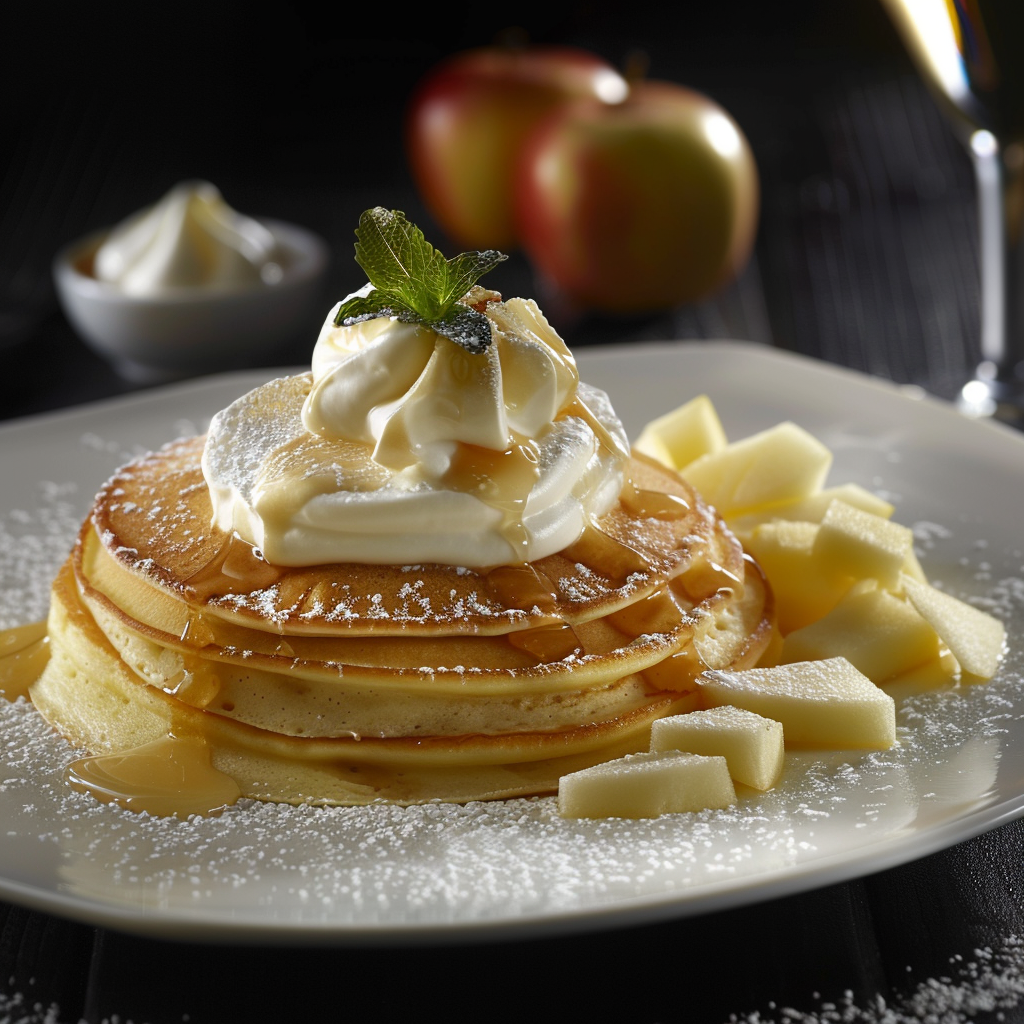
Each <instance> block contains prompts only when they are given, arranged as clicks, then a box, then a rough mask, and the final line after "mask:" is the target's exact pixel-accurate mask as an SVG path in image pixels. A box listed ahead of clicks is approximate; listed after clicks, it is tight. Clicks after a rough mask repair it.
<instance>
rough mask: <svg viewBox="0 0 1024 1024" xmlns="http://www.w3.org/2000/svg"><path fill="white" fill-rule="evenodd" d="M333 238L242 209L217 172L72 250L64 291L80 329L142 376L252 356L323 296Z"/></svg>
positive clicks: (265, 351)
mask: <svg viewBox="0 0 1024 1024" xmlns="http://www.w3.org/2000/svg"><path fill="white" fill-rule="evenodd" d="M327 255H328V252H327V245H326V243H325V242H324V241H323V240H322V239H320V238H319V237H317V236H316V235H314V234H312V233H311V232H309V231H306V230H305V229H303V228H299V227H296V226H295V225H291V224H284V223H281V222H279V221H270V220H265V221H258V220H255V219H254V218H251V217H247V216H244V215H242V214H240V213H238V212H236V211H235V210H233V209H232V208H231V207H230V206H229V205H228V204H227V203H226V202H225V201H224V199H223V197H222V196H221V194H220V192H219V191H218V190H217V188H216V187H215V186H213V185H211V184H210V183H209V182H201V181H191V182H183V183H182V184H179V185H177V186H175V187H174V188H173V189H171V191H170V192H168V193H167V195H166V196H164V197H163V198H162V199H161V200H160V201H159V202H158V203H156V204H155V205H153V206H151V207H149V208H147V209H145V210H143V211H141V212H139V213H137V214H134V215H133V216H131V217H129V218H128V219H127V220H125V221H124V222H122V223H121V224H119V225H117V226H116V227H114V228H112V229H111V230H109V231H104V232H100V233H98V234H96V235H93V236H91V237H89V238H87V239H84V240H82V241H80V242H77V243H74V244H72V245H70V246H68V247H67V248H65V249H64V250H62V251H61V252H60V253H59V254H58V256H57V258H56V261H55V264H54V276H55V279H56V284H57V291H58V294H59V295H60V298H61V302H62V304H63V306H64V311H65V313H66V314H67V316H68V319H69V320H70V321H71V324H72V326H73V327H74V328H75V330H76V331H77V332H78V333H79V334H80V335H81V336H82V337H83V338H84V339H85V340H86V342H87V343H88V344H90V345H91V346H92V347H93V348H94V349H95V350H96V351H98V352H99V353H100V354H102V355H103V356H105V357H106V358H107V359H109V360H110V361H111V362H113V363H114V365H115V366H116V367H117V369H118V371H119V372H120V373H122V375H124V376H126V377H129V378H131V379H136V380H138V379H159V378H162V377H164V378H170V377H176V376H186V375H189V374H194V373H203V372H209V371H213V370H221V369H228V368H231V367H235V366H244V365H248V364H251V363H254V362H257V361H259V360H260V359H261V358H263V357H264V356H266V355H269V354H270V353H271V352H272V351H273V350H274V349H275V347H277V346H279V345H280V344H282V343H283V342H285V341H287V339H288V338H289V337H291V336H293V335H294V334H295V333H296V324H301V323H303V321H304V320H305V319H306V317H307V314H308V313H309V312H310V310H316V309H317V308H318V306H319V298H320V296H319V292H320V288H321V285H322V280H323V274H324V271H325V269H326V265H327Z"/></svg>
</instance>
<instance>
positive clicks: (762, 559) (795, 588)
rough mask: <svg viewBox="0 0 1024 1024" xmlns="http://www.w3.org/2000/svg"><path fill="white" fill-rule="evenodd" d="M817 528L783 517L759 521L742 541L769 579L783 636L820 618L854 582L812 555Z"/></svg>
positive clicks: (812, 524)
mask: <svg viewBox="0 0 1024 1024" xmlns="http://www.w3.org/2000/svg"><path fill="white" fill-rule="evenodd" d="M818 530H819V527H818V525H817V524H816V523H803V522H791V521H789V520H788V519H784V520H780V521H779V522H775V523H763V524H762V525H761V526H759V527H757V529H756V530H754V532H753V533H752V534H751V536H750V538H749V539H748V541H747V543H746V548H747V550H748V551H749V552H750V553H751V554H752V555H753V556H754V558H756V559H757V561H758V564H759V565H760V566H761V568H762V569H764V572H765V575H766V576H767V577H768V579H769V580H770V581H771V585H772V592H773V593H774V595H775V613H776V616H777V617H778V623H779V630H780V631H781V632H782V634H783V636H786V635H787V634H789V633H792V632H793V631H794V630H796V629H801V628H802V627H804V626H808V625H810V624H811V623H812V622H815V621H816V620H817V619H820V618H821V617H822V616H823V615H824V614H825V613H826V612H828V611H830V610H831V609H832V608H834V607H835V606H836V605H837V604H838V603H839V601H840V600H841V599H842V597H843V595H844V594H846V592H847V591H848V590H849V589H850V587H851V586H853V584H854V579H853V577H851V576H847V575H845V574H842V573H835V572H833V571H832V570H831V567H830V566H828V565H826V564H823V563H822V562H821V561H820V560H819V559H817V558H815V557H814V548H815V541H816V539H817V536H818Z"/></svg>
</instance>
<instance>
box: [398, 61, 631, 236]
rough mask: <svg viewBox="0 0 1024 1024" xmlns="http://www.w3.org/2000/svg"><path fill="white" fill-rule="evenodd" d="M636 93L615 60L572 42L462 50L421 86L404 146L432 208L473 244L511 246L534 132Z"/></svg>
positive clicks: (411, 109)
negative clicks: (579, 107)
mask: <svg viewBox="0 0 1024 1024" xmlns="http://www.w3.org/2000/svg"><path fill="white" fill-rule="evenodd" d="M627 91H628V86H627V84H626V81H625V79H624V78H623V77H622V76H621V75H620V74H619V73H618V72H617V71H616V70H615V69H614V68H613V67H612V66H611V65H610V64H608V63H606V62H605V61H603V60H602V59H601V58H600V57H597V56H596V55H594V54H591V53H587V52H586V51H584V50H577V49H571V48H568V47H523V48H513V47H491V48H484V49H478V50H471V51H468V52H466V53H462V54H458V55H457V56H455V57H453V58H451V59H450V60H448V61H446V62H445V63H442V64H441V65H439V66H438V67H437V68H436V69H435V70H434V71H432V72H431V73H430V74H429V75H428V76H427V77H426V78H425V79H424V80H423V81H422V82H421V83H420V85H419V86H418V87H417V89H416V92H415V93H414V94H413V97H412V100H411V102H410V106H409V114H408V120H407V125H406V147H407V152H408V156H409V161H410V164H411V168H412V172H413V177H414V179H415V181H416V184H417V186H418V188H419V191H420V195H421V196H422V198H423V201H424V203H425V204H426V206H427V208H428V210H429V211H430V213H431V215H432V216H433V217H434V219H435V220H436V221H437V222H438V224H440V225H441V227H442V228H443V229H444V230H445V231H446V232H447V233H448V235H450V236H451V238H452V239H453V240H454V241H455V242H457V243H458V244H460V245H462V246H464V247H466V248H468V249H506V250H507V249H512V248H515V247H517V244H518V232H517V228H516V225H515V220H514V215H513V199H512V194H513V182H512V179H513V171H514V168H515V166H516V163H517V161H518V159H519V157H520V154H521V152H522V151H523V149H524V146H525V143H526V140H527V138H528V136H529V135H530V134H531V133H532V132H533V130H534V129H535V128H536V127H537V125H538V124H539V123H540V122H541V121H543V120H544V119H545V118H546V117H547V116H548V115H550V114H551V113H552V112H553V111H555V110H557V109H559V108H560V107H562V106H564V105H565V104H566V103H568V102H570V101H576V100H581V99H587V100H592V101H593V102H595V103H600V104H609V103H616V102H619V101H621V100H622V99H623V98H624V97H625V95H626V93H627Z"/></svg>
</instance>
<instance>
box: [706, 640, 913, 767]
mask: <svg viewBox="0 0 1024 1024" xmlns="http://www.w3.org/2000/svg"><path fill="white" fill-rule="evenodd" d="M697 685H698V686H699V687H700V690H701V693H702V694H703V695H704V698H705V700H707V701H708V703H709V704H712V705H722V704H731V705H733V706H735V707H739V708H745V709H746V710H747V711H753V712H755V713H756V714H759V715H763V716H764V717H765V718H771V719H774V720H775V721H776V722H781V723H782V728H783V730H784V732H785V738H786V744H787V745H791V744H797V745H801V746H808V747H818V748H826V749H832V750H847V749H854V748H856V749H868V750H885V749H887V748H889V747H891V746H892V745H893V743H895V742H896V705H895V702H894V701H893V699H892V697H890V696H889V695H888V694H887V693H886V692H885V691H884V690H882V689H880V688H879V687H877V686H876V685H875V684H874V683H873V682H871V680H870V679H868V678H867V677H866V676H864V675H863V674H862V673H860V672H858V671H857V669H855V668H854V667H853V665H851V664H850V663H849V662H848V661H846V659H845V658H829V659H827V660H825V661H808V662H801V663H799V664H793V665H777V666H775V667H773V668H751V669H745V670H743V671H739V672H729V671H715V670H709V671H707V672H703V673H701V675H700V676H699V677H698V679H697Z"/></svg>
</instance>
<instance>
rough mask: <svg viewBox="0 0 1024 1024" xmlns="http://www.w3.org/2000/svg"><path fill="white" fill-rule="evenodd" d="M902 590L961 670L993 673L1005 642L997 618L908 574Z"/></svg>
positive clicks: (986, 676)
mask: <svg viewBox="0 0 1024 1024" xmlns="http://www.w3.org/2000/svg"><path fill="white" fill-rule="evenodd" d="M903 590H904V593H906V595H907V599H908V600H909V601H910V603H911V604H912V605H913V606H914V607H915V608H916V609H917V610H918V612H919V613H920V614H921V616H922V618H924V619H925V621H926V622H928V623H929V624H930V625H931V627H932V629H934V630H935V632H936V633H938V635H939V639H940V640H942V642H943V643H944V644H945V645H946V646H947V647H948V648H949V651H950V653H951V654H952V655H953V657H954V658H956V660H957V663H958V664H959V665H960V668H961V669H962V670H963V671H964V672H967V673H969V674H970V675H973V676H979V677H980V678H982V679H990V678H991V677H992V676H994V675H995V672H996V668H997V667H998V666H999V659H1000V658H1001V657H1002V654H1003V644H1004V643H1005V641H1006V627H1005V626H1003V624H1002V623H1001V622H1000V621H999V620H998V619H996V618H993V616H991V615H989V614H988V613H987V612H983V611H982V610H981V609H980V608H975V607H973V606H972V605H969V604H967V603H965V602H964V601H961V600H959V599H958V598H955V597H953V595H952V594H947V593H945V592H944V591H942V590H937V589H936V588H935V587H933V586H930V585H929V584H927V583H920V582H919V581H918V580H915V579H911V578H910V577H909V576H904V577H903Z"/></svg>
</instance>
